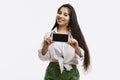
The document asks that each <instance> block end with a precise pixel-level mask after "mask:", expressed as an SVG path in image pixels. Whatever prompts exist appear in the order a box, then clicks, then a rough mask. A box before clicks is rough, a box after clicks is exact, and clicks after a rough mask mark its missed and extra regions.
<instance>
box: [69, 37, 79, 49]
mask: <svg viewBox="0 0 120 80" xmlns="http://www.w3.org/2000/svg"><path fill="white" fill-rule="evenodd" d="M68 44H69V45H71V46H72V47H73V48H74V49H76V48H78V47H79V45H78V41H77V40H76V39H74V38H73V37H71V38H70V39H69V40H68Z"/></svg>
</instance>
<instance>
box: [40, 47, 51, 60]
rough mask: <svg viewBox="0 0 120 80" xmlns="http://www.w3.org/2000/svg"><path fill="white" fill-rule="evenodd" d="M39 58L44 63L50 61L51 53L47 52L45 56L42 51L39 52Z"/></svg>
mask: <svg viewBox="0 0 120 80" xmlns="http://www.w3.org/2000/svg"><path fill="white" fill-rule="evenodd" d="M38 56H39V58H40V59H41V60H42V61H46V60H49V59H50V55H49V52H48V51H47V53H46V54H45V55H43V54H42V53H41V49H39V50H38Z"/></svg>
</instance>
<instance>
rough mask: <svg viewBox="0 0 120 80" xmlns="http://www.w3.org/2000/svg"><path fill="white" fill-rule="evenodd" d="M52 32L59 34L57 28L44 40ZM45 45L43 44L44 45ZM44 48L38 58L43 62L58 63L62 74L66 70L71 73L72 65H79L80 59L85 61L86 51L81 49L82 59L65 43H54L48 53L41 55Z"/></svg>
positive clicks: (39, 52)
mask: <svg viewBox="0 0 120 80" xmlns="http://www.w3.org/2000/svg"><path fill="white" fill-rule="evenodd" d="M52 32H56V33H57V28H55V29H54V30H52V31H50V32H48V33H46V34H45V36H44V39H45V38H47V37H49V36H50V35H51V33H52ZM42 44H43V43H42ZM41 50H42V46H41V48H40V49H39V50H38V56H39V58H40V59H41V60H43V61H46V60H49V61H50V62H58V63H59V66H60V70H61V73H62V72H63V70H64V67H65V68H66V70H68V71H70V70H71V69H72V66H71V64H74V65H76V64H78V59H80V60H83V58H84V50H83V49H82V48H81V54H82V55H83V57H80V56H79V55H78V54H77V53H75V49H74V48H73V47H72V46H70V45H69V44H67V43H65V42H54V43H52V44H51V45H50V46H49V47H48V51H47V53H46V54H45V55H42V53H41Z"/></svg>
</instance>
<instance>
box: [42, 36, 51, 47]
mask: <svg viewBox="0 0 120 80" xmlns="http://www.w3.org/2000/svg"><path fill="white" fill-rule="evenodd" d="M51 43H53V41H52V39H51V37H47V38H45V40H44V46H46V47H48V46H49V45H50V44H51Z"/></svg>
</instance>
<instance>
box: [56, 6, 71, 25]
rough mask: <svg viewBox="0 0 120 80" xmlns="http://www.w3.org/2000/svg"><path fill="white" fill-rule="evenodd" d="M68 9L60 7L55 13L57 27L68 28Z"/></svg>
mask: <svg viewBox="0 0 120 80" xmlns="http://www.w3.org/2000/svg"><path fill="white" fill-rule="evenodd" d="M69 19H70V16H69V9H68V8H67V7H62V8H61V9H60V10H59V12H58V13H57V17H56V20H57V23H58V25H59V26H68V24H69Z"/></svg>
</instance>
